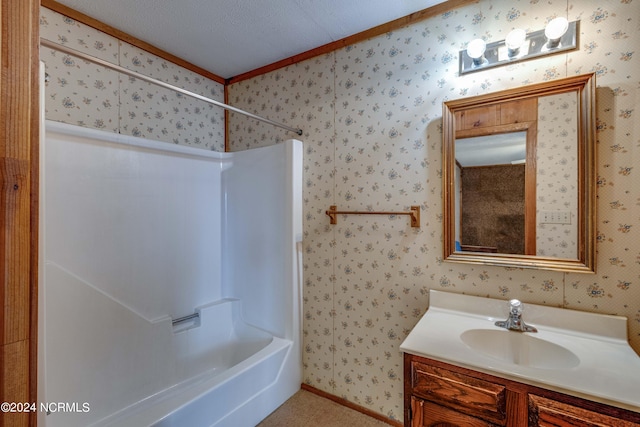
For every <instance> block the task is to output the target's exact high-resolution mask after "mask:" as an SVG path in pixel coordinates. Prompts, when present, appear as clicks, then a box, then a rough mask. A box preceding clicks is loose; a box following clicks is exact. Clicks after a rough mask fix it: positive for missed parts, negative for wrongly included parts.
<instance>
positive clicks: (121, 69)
mask: <svg viewBox="0 0 640 427" xmlns="http://www.w3.org/2000/svg"><path fill="white" fill-rule="evenodd" d="M40 45H42V46H44V47H48V48H50V49H55V50H58V51H60V52H63V53H67V54H69V55H73V56H76V57H78V58H81V59H84V60H86V61H89V62H93V63H95V64H99V65H102V66H103V67H107V68H110V69H112V70H115V71H118V72H120V73H123V74H126V75H128V76H131V77H135V78H137V79H140V80H144V81H146V82H148V83H153V84H155V85H158V86H162V87H164V88H166V89H171V90H173V91H176V92H178V93H181V94H183V95H187V96H190V97H192V98H196V99H199V100H201V101H204V102H207V103H209V104H213V105H216V106H218V107H222V108H224V109H225V110H229V111H233V112H234V113H238V114H242V115H245V116H247V117H251V118H252V119H256V120H259V121H261V122H265V123H268V124H270V125H273V126H277V127H280V128H283V129H286V130H288V131H290V132H294V133H296V134H297V135H302V129H296V128H293V127H291V126H287V125H284V124H282V123H278V122H274V121H273V120H269V119H267V118H265V117H260V116H257V115H255V114H252V113H249V112H247V111H244V110H241V109H239V108H236V107H232V106H231V105H227V104H224V103H222V102H219V101H216V100H215V99H211V98H207V97H206V96H202V95H198V94H197V93H194V92H190V91H188V90H185V89H182V88H180V87H177V86H174V85H172V84H169V83H165V82H163V81H161V80H157V79H154V78H152V77H148V76H145V75H144V74H140V73H137V72H135V71H131V70H128V69H126V68H124V67H121V66H120V65H115V64H112V63H110V62H107V61H105V60H103V59H100V58H96V57H94V56H91V55H87V54H85V53H83V52H80V51H78V50H75V49H71V48H68V47H66V46H63V45H61V44H58V43H54V42H52V41H49V40H47V39H44V38H40Z"/></svg>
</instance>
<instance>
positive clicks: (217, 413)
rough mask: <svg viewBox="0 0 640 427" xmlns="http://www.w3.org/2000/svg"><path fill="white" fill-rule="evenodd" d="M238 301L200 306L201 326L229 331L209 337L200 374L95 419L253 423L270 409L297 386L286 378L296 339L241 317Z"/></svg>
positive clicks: (129, 424) (130, 426) (124, 424)
mask: <svg viewBox="0 0 640 427" xmlns="http://www.w3.org/2000/svg"><path fill="white" fill-rule="evenodd" d="M240 304H241V302H240V301H239V300H228V301H224V302H222V303H218V304H215V305H214V306H213V307H208V308H203V309H201V311H200V313H201V319H202V323H203V324H202V325H201V327H202V328H203V330H211V327H214V328H216V329H218V328H219V329H221V330H225V331H226V332H227V336H226V337H221V336H214V337H211V339H212V341H211V349H210V350H211V357H210V358H208V359H207V360H206V364H207V365H206V366H199V367H198V368H197V369H196V371H199V373H198V374H196V375H194V376H192V377H191V378H189V379H187V380H185V381H183V382H181V383H179V384H177V385H175V386H173V387H171V388H170V389H167V390H164V391H162V392H161V393H158V394H156V395H154V396H151V397H149V398H146V399H144V400H143V401H141V402H137V403H136V404H134V405H132V406H130V407H128V408H125V409H123V410H122V411H120V412H118V413H116V414H113V415H111V416H109V417H107V418H105V419H103V420H101V421H100V422H98V423H96V424H95V425H96V426H113V427H139V426H154V427H170V426H229V427H237V426H255V425H256V424H257V423H259V422H260V421H261V420H262V419H263V418H265V417H266V416H267V415H269V413H271V412H272V410H273V409H274V408H276V407H277V406H279V405H280V404H281V403H282V402H283V401H284V400H286V399H287V398H288V397H289V396H291V395H292V394H293V393H295V392H296V391H297V390H298V388H299V383H297V382H298V381H299V380H298V378H295V377H296V375H294V378H295V381H293V382H292V381H291V378H286V377H287V376H290V375H289V374H288V372H295V371H296V369H295V368H296V364H297V361H296V360H295V359H296V358H295V355H294V354H292V353H293V352H294V348H295V346H294V342H293V341H291V340H286V339H282V338H278V337H274V336H272V335H270V334H268V333H266V332H264V331H262V330H260V329H257V328H254V327H251V326H249V325H247V324H246V323H244V322H243V321H242V320H241V319H239V318H238V316H237V314H236V313H237V312H238V310H236V309H235V308H237V306H238V305H240ZM231 319H234V320H232V321H230V320H231ZM209 323H210V324H211V325H209ZM218 335H219V334H218ZM283 377H284V378H283ZM283 385H284V386H283ZM283 399H284V400H283Z"/></svg>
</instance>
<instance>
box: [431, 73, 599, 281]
mask: <svg viewBox="0 0 640 427" xmlns="http://www.w3.org/2000/svg"><path fill="white" fill-rule="evenodd" d="M595 91H596V83H595V74H593V73H591V74H585V75H579V76H574V77H568V78H564V79H559V80H554V81H550V82H544V83H538V84H533V85H529V86H523V87H519V88H514V89H508V90H504V91H500V92H494V93H489V94H486V95H479V96H475V97H470V98H464V99H460V100H454V101H447V102H445V103H444V104H443V127H442V134H443V144H442V182H443V204H444V209H443V214H444V215H443V226H444V230H443V231H444V233H443V234H444V235H443V239H444V241H443V249H444V258H443V259H444V260H445V261H452V262H462V263H472V264H485V265H498V266H506V267H520V268H535V269H544V270H556V271H565V272H582V273H594V272H595V239H596V230H595V227H596V148H595V124H596V123H595V99H596V92H595ZM567 92H576V93H577V95H578V105H577V107H578V129H577V130H578V132H577V137H578V141H577V143H578V147H577V150H578V152H577V161H578V183H577V184H578V186H577V188H578V212H577V215H576V217H577V227H578V257H577V258H576V259H565V258H553V257H543V256H535V255H516V254H502V253H486V252H468V251H464V252H462V251H456V248H455V227H456V224H455V221H456V219H455V187H454V185H455V161H456V160H455V137H456V113H458V115H459V116H460V113H461V112H469V111H470V110H473V109H478V108H485V107H487V106H492V105H498V104H505V103H507V102H512V101H525V100H527V99H529V100H530V99H532V98H538V97H541V96H548V95H556V94H562V93H567ZM527 145H528V146H527V157H528V158H529V156H530V154H529V152H530V151H529V150H530V149H529V142H527Z"/></svg>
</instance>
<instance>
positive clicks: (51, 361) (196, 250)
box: [38, 122, 302, 427]
mask: <svg viewBox="0 0 640 427" xmlns="http://www.w3.org/2000/svg"><path fill="white" fill-rule="evenodd" d="M43 134H45V135H44V138H43V142H42V144H43V145H42V146H41V180H40V183H41V189H40V191H41V195H42V197H41V200H42V203H41V205H40V208H41V212H40V221H41V224H40V227H41V233H40V239H41V240H40V247H41V250H40V263H39V264H40V272H39V280H40V292H39V296H38V297H39V322H40V323H39V345H38V351H39V355H38V400H39V401H40V402H61V403H65V404H67V406H66V408H67V409H65V410H53V411H49V412H46V411H41V412H39V413H38V425H39V426H45V427H58V426H64V427H73V426H82V427H85V426H96V427H105V426H120V427H124V426H131V427H143V426H158V427H162V426H190V427H199V426H220V427H227V426H228V427H251V426H255V425H256V424H257V423H259V422H260V421H261V420H262V419H263V418H264V417H266V416H267V415H268V414H269V413H271V412H272V411H273V410H274V409H276V408H277V407H278V406H279V405H281V404H282V403H283V402H284V401H286V400H287V399H288V398H289V397H291V396H292V395H293V394H294V393H295V392H296V391H297V390H299V389H300V384H301V382H302V361H301V360H302V359H301V345H300V342H301V339H300V331H301V316H300V309H301V300H300V298H301V292H300V288H301V282H302V281H301V271H302V269H301V257H302V251H301V243H300V242H301V239H302V215H301V210H302V209H301V205H302V201H301V200H302V197H301V196H302V144H301V142H300V141H294V140H290V141H286V142H285V143H282V144H276V145H274V146H270V147H265V148H260V149H255V150H247V151H245V152H239V153H214V152H208V151H205V150H198V149H194V148H189V147H181V146H176V145H173V144H167V143H161V142H157V141H150V140H144V139H140V138H133V137H127V136H124V135H119V134H112V133H108V132H102V131H97V130H92V129H85V128H80V127H77V126H72V125H66V124H60V123H54V122H47V123H46V133H45V132H43ZM45 142H46V144H45ZM257 212H258V214H259V215H258V216H256V213H257ZM69 405H71V406H69ZM78 409H79V410H78Z"/></svg>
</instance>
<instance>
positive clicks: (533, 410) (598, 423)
mask: <svg viewBox="0 0 640 427" xmlns="http://www.w3.org/2000/svg"><path fill="white" fill-rule="evenodd" d="M623 412H625V411H621V414H620V417H623V416H624V415H623V414H622V413H623ZM605 426H606V427H640V424H638V423H635V422H632V421H625V420H624V419H622V418H618V417H611V416H609V415H606V414H602V413H600V412H596V411H591V410H589V409H585V408H580V407H577V406H574V405H571V404H568V403H563V402H559V401H557V400H552V399H547V398H544V397H541V396H536V395H534V394H530V395H529V427H605Z"/></svg>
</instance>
